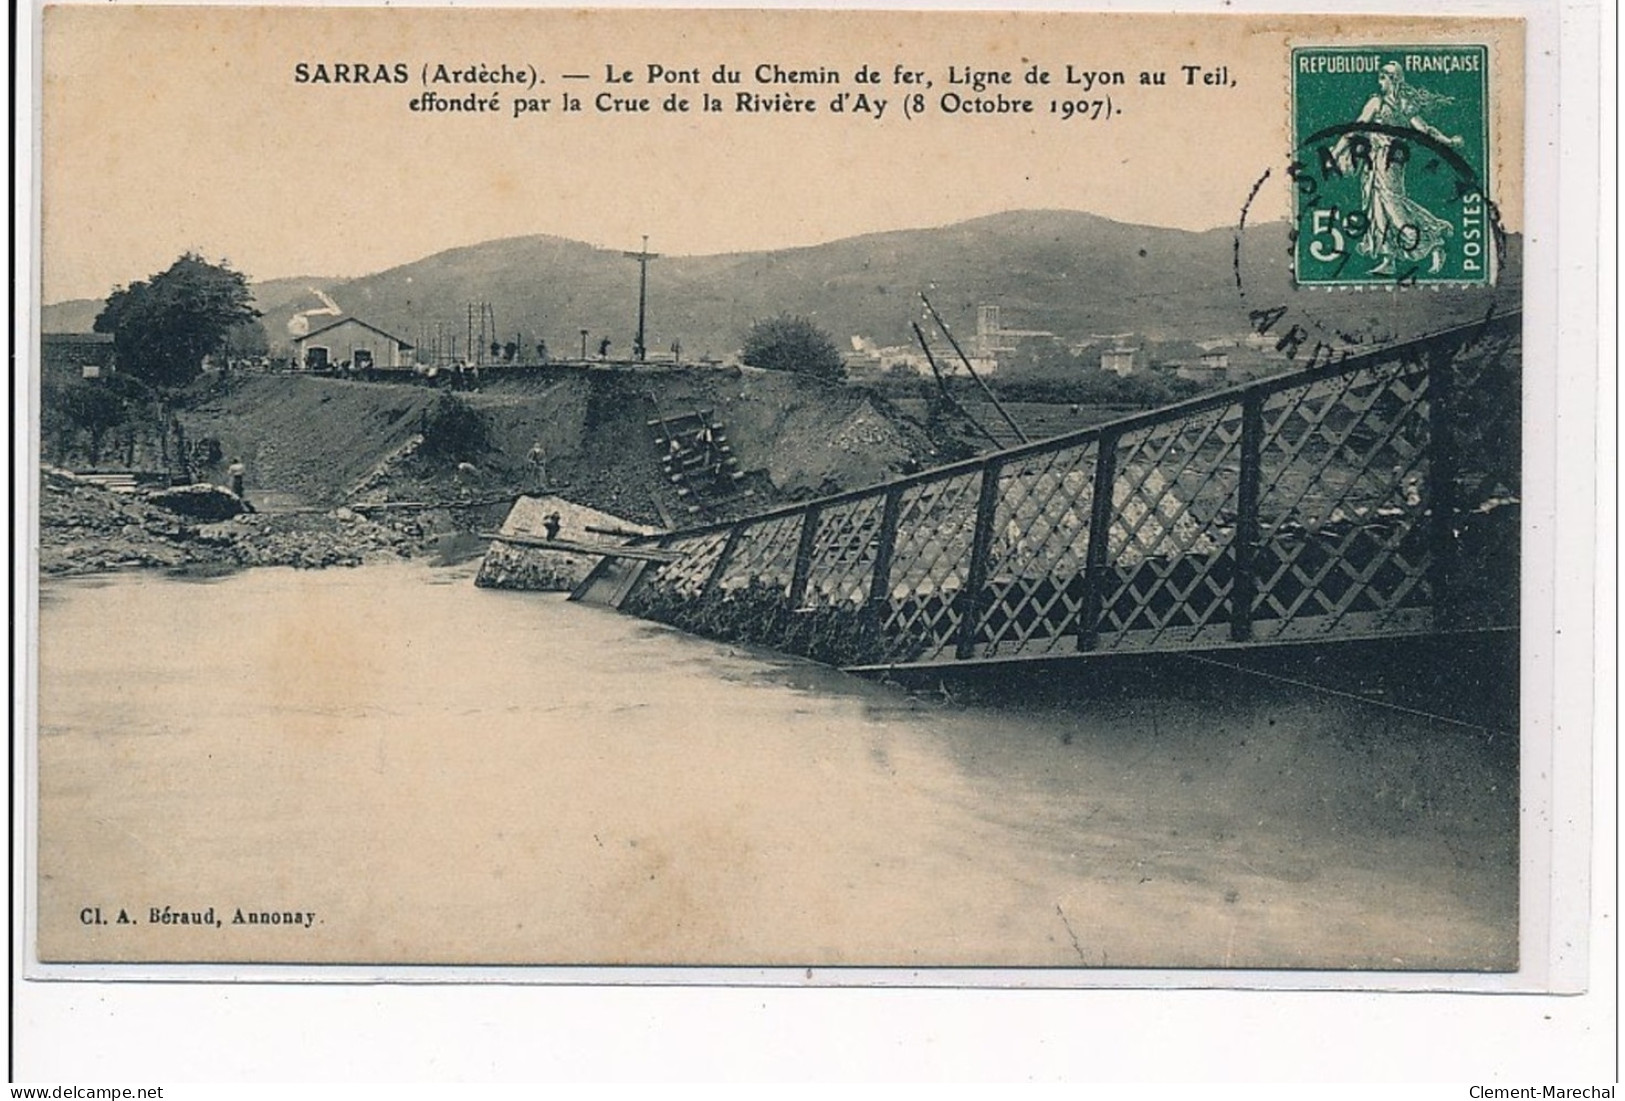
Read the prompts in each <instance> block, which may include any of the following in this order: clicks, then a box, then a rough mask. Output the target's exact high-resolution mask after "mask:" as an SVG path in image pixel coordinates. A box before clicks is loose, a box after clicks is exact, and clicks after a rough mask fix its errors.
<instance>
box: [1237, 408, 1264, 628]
mask: <svg viewBox="0 0 1625 1101" xmlns="http://www.w3.org/2000/svg"><path fill="white" fill-rule="evenodd" d="M1263 446H1264V397H1263V395H1262V394H1260V393H1258V392H1257V391H1248V393H1247V395H1246V396H1245V397H1244V398H1242V399H1241V484H1240V485H1239V486H1238V487H1237V489H1236V534H1235V537H1234V541H1233V544H1232V546H1233V550H1232V553H1233V554H1234V556H1235V563H1236V574H1235V577H1234V578H1232V579H1231V582H1230V638H1231V640H1232V641H1234V642H1246V641H1248V640H1249V639H1251V638H1252V637H1253V601H1254V600H1256V599H1257V597H1258V573H1257V571H1258V565H1257V557H1258V534H1259V524H1258V494H1259V489H1260V485H1261V474H1262V471H1263V462H1264V452H1263Z"/></svg>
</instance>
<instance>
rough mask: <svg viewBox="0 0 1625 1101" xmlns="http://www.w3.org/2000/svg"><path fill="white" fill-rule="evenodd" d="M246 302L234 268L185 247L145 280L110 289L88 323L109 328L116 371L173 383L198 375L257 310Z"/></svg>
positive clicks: (245, 291)
mask: <svg viewBox="0 0 1625 1101" xmlns="http://www.w3.org/2000/svg"><path fill="white" fill-rule="evenodd" d="M252 302H253V295H252V293H251V292H250V291H249V289H248V281H247V279H245V278H244V277H243V275H242V274H241V273H240V272H235V271H232V270H231V269H230V268H228V267H226V266H224V265H223V264H221V265H215V264H211V263H209V262H207V261H206V260H204V259H203V258H202V257H201V256H198V255H197V254H196V253H191V252H188V253H186V254H185V255H183V256H181V258H180V259H178V260H176V261H175V262H174V263H173V264H171V265H170V266H169V267H168V269H166V270H165V271H162V272H159V273H158V274H157V275H154V276H153V277H152V278H151V279H147V280H141V281H138V282H135V283H132V284H130V285H129V286H128V287H116V288H114V290H113V293H112V294H110V295H108V296H107V304H106V306H105V307H103V309H102V312H101V313H100V314H98V315H97V317H96V323H95V326H94V327H95V330H96V331H97V332H99V333H112V334H113V348H114V351H115V352H116V353H117V355H118V364H119V369H120V370H121V371H124V372H128V373H129V374H130V375H132V376H134V377H136V378H139V379H141V380H142V381H144V382H147V383H150V384H151V385H153V386H156V387H159V388H160V389H173V388H176V387H180V386H184V385H186V384H187V383H188V382H191V381H192V380H193V379H194V378H196V377H197V376H198V373H199V372H201V371H202V370H203V357H204V356H206V355H208V354H210V353H211V352H215V351H218V350H220V349H221V348H222V347H223V346H224V343H225V340H226V335H227V333H229V332H230V331H231V330H232V329H233V328H234V327H236V326H240V325H243V324H245V323H247V322H250V321H253V320H255V319H256V318H258V317H259V316H260V312H259V311H258V310H256V309H255V308H254V307H253V305H252Z"/></svg>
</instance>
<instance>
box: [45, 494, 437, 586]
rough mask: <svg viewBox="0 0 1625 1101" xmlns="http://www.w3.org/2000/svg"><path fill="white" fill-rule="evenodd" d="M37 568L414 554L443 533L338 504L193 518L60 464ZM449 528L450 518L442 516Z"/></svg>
mask: <svg viewBox="0 0 1625 1101" xmlns="http://www.w3.org/2000/svg"><path fill="white" fill-rule="evenodd" d="M39 502H40V504H39V515H40V563H39V568H40V573H41V574H42V575H45V576H72V575H80V574H94V573H105V572H109V571H113V570H126V569H139V568H149V569H188V568H197V569H217V568H231V567H241V566H294V567H296V568H301V569H314V568H320V567H324V566H359V565H361V564H363V563H365V562H369V561H385V560H395V559H400V558H410V557H413V556H415V555H418V554H421V553H423V552H424V551H425V550H426V549H427V548H428V547H429V546H430V545H431V544H432V541H433V540H434V539H436V538H437V537H438V536H439V535H441V534H443V533H442V532H441V531H440V530H438V529H437V527H436V526H435V525H434V524H433V523H431V525H430V528H429V530H425V525H424V522H423V519H422V518H421V517H405V516H402V517H401V518H399V519H397V520H395V521H393V522H391V523H377V522H374V521H372V520H369V519H367V518H366V517H365V516H363V515H361V514H360V513H358V512H356V511H354V510H352V509H348V508H338V509H333V510H331V511H328V512H316V511H296V512H283V513H257V512H248V513H243V514H241V515H239V516H236V517H233V518H232V519H229V520H224V521H218V522H213V523H206V522H199V521H197V520H192V519H189V518H187V517H185V516H182V515H180V514H179V513H176V512H172V511H169V510H168V509H164V508H160V507H158V506H157V505H154V504H152V503H151V502H149V501H147V500H146V499H144V498H142V497H140V496H136V495H134V494H124V493H115V492H113V491H112V490H109V489H105V488H103V487H101V486H98V485H95V484H92V483H89V482H85V481H82V480H79V479H76V478H72V477H70V476H66V475H63V474H60V473H56V472H51V471H47V472H45V473H44V474H43V475H42V476H41V478H40V498H39ZM438 527H439V528H444V529H445V530H444V533H446V534H449V533H450V532H451V531H452V530H454V525H453V524H452V523H451V521H450V518H449V517H446V518H444V519H442V520H441V521H440V523H439V525H438Z"/></svg>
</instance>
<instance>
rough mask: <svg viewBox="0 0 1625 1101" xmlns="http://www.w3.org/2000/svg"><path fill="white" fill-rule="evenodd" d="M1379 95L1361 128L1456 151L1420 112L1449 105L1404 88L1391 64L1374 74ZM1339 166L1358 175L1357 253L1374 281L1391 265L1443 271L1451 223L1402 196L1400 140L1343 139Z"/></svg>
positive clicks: (1405, 153) (1365, 135)
mask: <svg viewBox="0 0 1625 1101" xmlns="http://www.w3.org/2000/svg"><path fill="white" fill-rule="evenodd" d="M1377 85H1378V88H1379V91H1378V92H1377V94H1376V95H1374V96H1372V97H1371V98H1370V99H1369V100H1367V101H1366V105H1365V108H1364V109H1363V110H1362V111H1361V112H1360V121H1361V122H1374V123H1378V124H1379V125H1382V126H1394V127H1409V128H1410V129H1412V130H1415V131H1417V132H1418V133H1421V134H1426V135H1427V136H1428V137H1430V138H1433V139H1434V140H1436V141H1440V142H1443V143H1445V144H1446V145H1453V146H1460V145H1461V144H1462V139H1461V138H1460V137H1459V136H1458V137H1449V136H1446V135H1445V133H1444V132H1443V131H1441V130H1439V129H1438V128H1436V127H1434V126H1432V125H1430V124H1429V123H1428V122H1427V121H1426V120H1425V119H1423V118H1422V112H1423V111H1426V110H1429V109H1431V108H1433V107H1436V106H1443V105H1445V104H1448V103H1450V102H1452V100H1451V98H1450V97H1449V96H1441V95H1437V94H1435V93H1433V92H1429V91H1427V90H1426V89H1424V88H1418V87H1416V86H1415V85H1412V84H1408V83H1406V81H1405V73H1404V70H1403V69H1401V68H1400V65H1399V63H1398V62H1397V61H1390V62H1388V64H1386V65H1384V66H1383V67H1382V70H1381V71H1380V72H1378V74H1377ZM1361 146H1364V147H1363V148H1361ZM1332 155H1333V156H1334V157H1335V158H1336V159H1337V161H1338V163H1339V164H1347V163H1348V161H1349V160H1350V159H1352V160H1353V162H1354V167H1356V168H1358V169H1359V171H1360V195H1361V200H1362V202H1363V205H1364V208H1365V216H1366V231H1365V234H1364V235H1363V236H1362V237H1361V238H1360V243H1359V245H1358V246H1357V251H1358V252H1359V253H1360V254H1361V255H1362V256H1370V257H1372V258H1374V259H1376V260H1377V265H1376V267H1374V268H1372V269H1371V272H1372V274H1373V275H1392V274H1394V272H1395V270H1396V269H1395V263H1396V262H1413V263H1414V262H1420V261H1421V260H1423V259H1424V258H1426V259H1427V260H1428V271H1429V272H1438V271H1439V270H1440V269H1442V268H1443V267H1444V242H1445V238H1447V237H1449V236H1450V232H1451V226H1450V223H1449V222H1447V221H1445V220H1444V219H1443V218H1440V217H1438V216H1437V215H1435V214H1434V213H1433V212H1432V211H1430V210H1428V209H1427V208H1426V207H1424V206H1423V205H1422V204H1421V203H1419V202H1417V201H1416V200H1415V199H1412V198H1411V197H1410V196H1409V195H1408V194H1407V193H1406V190H1405V166H1406V163H1407V162H1408V161H1409V159H1410V150H1409V149H1407V148H1406V147H1405V146H1404V144H1403V141H1402V139H1396V138H1394V137H1393V136H1392V135H1390V134H1384V133H1377V132H1362V133H1359V134H1358V135H1355V134H1344V135H1343V136H1342V137H1341V138H1339V139H1338V142H1337V145H1336V146H1334V147H1333V150H1332Z"/></svg>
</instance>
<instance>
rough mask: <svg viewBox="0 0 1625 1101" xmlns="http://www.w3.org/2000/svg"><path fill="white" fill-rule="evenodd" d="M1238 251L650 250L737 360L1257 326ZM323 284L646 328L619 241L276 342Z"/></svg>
mask: <svg viewBox="0 0 1625 1101" xmlns="http://www.w3.org/2000/svg"><path fill="white" fill-rule="evenodd" d="M1286 235H1287V227H1286V225H1285V224H1284V223H1276V224H1270V225H1263V226H1259V227H1255V228H1253V229H1250V230H1249V231H1248V237H1247V249H1248V254H1249V256H1251V257H1253V258H1256V260H1257V262H1258V264H1259V265H1260V267H1259V269H1258V271H1257V274H1258V275H1259V276H1260V278H1261V279H1262V280H1263V281H1266V282H1270V283H1274V284H1275V285H1278V286H1280V285H1284V283H1285V275H1284V272H1285V263H1286V259H1287V255H1288V249H1287V240H1286ZM654 244H655V246H656V247H658V240H657V241H655V242H654ZM1509 251H1510V253H1511V256H1510V257H1509V259H1508V265H1507V272H1506V275H1505V277H1504V279H1503V291H1504V293H1503V294H1499V295H1498V298H1500V299H1502V300H1503V301H1507V302H1510V301H1515V300H1516V297H1517V293H1518V273H1519V270H1520V268H1519V260H1520V254H1521V247H1520V243H1519V242H1518V240H1517V239H1516V238H1514V239H1513V240H1512V241H1511V242H1510V243H1509ZM1234 260H1235V239H1234V235H1233V233H1232V231H1231V230H1230V229H1228V228H1222V229H1214V230H1209V231H1206V232H1202V233H1192V232H1187V231H1184V230H1175V229H1162V228H1157V227H1151V226H1138V225H1128V224H1125V223H1121V222H1114V221H1111V220H1109V219H1106V218H1100V217H1097V216H1095V215H1091V214H1084V213H1080V212H1076V211H1059V210H1033V211H1013V212H1008V213H1004V214H996V215H990V216H988V217H984V218H977V219H974V220H971V221H967V222H962V223H959V224H956V225H950V226H943V227H938V228H933V229H917V230H899V231H894V232H887V233H875V234H867V235H864V236H860V237H851V238H845V239H842V240H838V241H831V242H828V243H826V244H822V245H815V246H810V247H806V248H797V249H782V250H777V251H769V252H749V253H728V254H722V255H715V256H663V257H660V258H659V259H656V260H653V261H652V262H651V263H650V264H649V273H648V279H649V286H648V310H647V322H646V327H647V340H648V347H649V350H650V352H651V353H655V352H665V351H666V350H667V349H669V348H670V346H671V345H672V343H673V342H676V341H680V342H681V344H682V348H683V356H684V358H685V359H693V358H697V357H700V356H703V355H714V356H717V357H721V358H725V357H727V356H729V355H730V354H732V353H733V352H734V351H736V350H737V349H738V347H739V345H740V343H741V341H742V338H743V335H744V333H745V331H746V330H747V329H748V328H749V326H750V324H751V322H752V321H754V320H756V319H758V318H763V317H770V316H773V315H774V314H778V313H781V312H788V313H795V314H802V315H805V316H808V317H811V318H812V319H814V320H815V321H816V322H818V324H820V325H821V326H822V327H824V328H825V329H827V330H828V331H829V332H830V333H832V334H833V335H834V336H835V337H836V338H837V340H838V341H839V342H841V343H842V344H843V345H844V344H845V342H846V340H847V338H849V337H851V336H854V335H861V336H864V337H867V338H869V339H871V340H873V341H875V342H876V343H877V344H880V345H883V346H884V345H897V344H908V343H910V342H911V341H912V339H913V337H912V334H911V332H910V329H909V323H910V322H911V321H912V320H915V319H917V318H918V317H919V316H920V303H919V299H918V297H917V294H918V292H920V291H922V290H923V291H925V292H926V293H927V294H929V295H930V296H931V299H932V301H933V303H934V304H935V305H936V307H937V309H938V310H939V311H940V312H941V313H942V314H943V316H944V317H945V318H946V319H947V321H948V323H949V324H950V325H951V326H953V328H954V330H955V333H956V335H958V336H961V337H969V336H970V335H971V334H972V333H973V332H974V331H975V326H976V307H978V306H980V305H984V304H993V305H998V306H1000V307H1001V308H1002V312H1003V318H1002V320H1003V322H1004V324H1005V325H1006V326H1008V327H1010V328H1016V329H1036V330H1044V331H1048V332H1053V333H1055V334H1056V335H1058V336H1060V337H1062V338H1063V339H1066V340H1069V341H1081V340H1084V339H1086V338H1088V337H1089V336H1090V335H1091V334H1099V333H1122V332H1136V333H1141V334H1144V335H1145V336H1147V337H1149V338H1151V339H1154V340H1168V341H1172V340H1205V339H1210V338H1214V337H1220V336H1239V335H1241V334H1243V333H1245V331H1246V329H1247V316H1246V308H1245V306H1244V304H1243V302H1242V301H1241V299H1240V298H1239V297H1238V295H1237V293H1236V282H1235V272H1234ZM311 287H317V288H320V289H322V290H324V291H326V292H327V293H329V294H331V295H332V296H333V298H334V299H335V300H336V301H337V303H338V305H339V306H340V307H341V308H342V309H343V310H344V311H345V312H346V313H347V314H350V315H353V316H356V317H359V318H361V319H363V320H365V321H367V322H369V323H371V324H373V325H377V326H379V327H381V328H384V329H387V330H389V331H390V332H393V333H395V334H397V335H399V336H401V337H403V338H405V339H406V340H408V341H410V342H413V343H418V344H422V343H425V342H426V341H427V340H428V339H429V337H430V336H431V335H432V334H433V332H434V330H435V327H436V325H437V324H438V325H439V326H440V327H441V329H442V331H443V332H444V334H445V335H446V336H447V337H448V338H449V337H451V336H453V335H455V337H456V338H457V341H458V346H459V348H461V347H462V346H463V345H464V343H465V341H466V335H465V334H466V333H467V330H468V318H469V304H470V303H490V305H491V307H492V309H493V311H494V313H495V321H496V327H497V331H498V332H499V333H500V334H501V339H502V340H503V341H508V340H512V339H514V337H515V335H518V336H519V337H520V343H521V344H522V346H523V347H524V348H525V349H526V350H527V351H529V350H530V349H531V348H533V347H534V345H535V343H536V341H537V340H538V339H543V340H545V341H546V342H547V345H548V348H549V349H550V351H551V352H552V354H553V355H554V356H556V357H557V356H573V355H576V354H579V352H580V348H581V340H582V338H581V331H582V330H583V329H585V330H587V332H588V334H589V337H588V341H589V344H591V345H592V346H593V347H594V348H595V347H596V345H597V342H598V340H599V339H600V338H601V337H605V336H607V337H609V338H610V340H611V341H612V345H611V354H612V355H617V356H622V357H624V356H627V355H629V354H630V352H631V347H632V339H633V335H634V333H635V331H636V326H637V309H638V267H637V264H636V263H635V262H634V261H632V260H630V259H628V258H627V257H626V256H625V255H623V254H622V252H621V251H619V250H612V249H600V248H595V247H593V246H591V245H587V244H583V243H581V242H579V241H571V240H567V239H564V238H560V237H548V236H531V237H513V238H506V239H503V240H497V241H489V242H485V243H483V244H477V245H470V246H466V247H462V248H456V249H451V250H448V251H446V252H441V253H437V254H435V255H433V256H428V257H425V258H424V259H422V260H418V261H415V262H413V263H411V264H406V265H403V266H400V267H396V268H391V269H389V270H387V271H382V272H378V273H376V274H373V275H369V276H365V277H363V278H359V279H352V280H348V281H343V282H334V281H331V280H309V279H279V280H274V281H269V282H267V283H260V284H255V293H256V296H257V299H258V301H259V303H260V308H261V309H262V310H264V311H265V314H266V317H265V326H266V329H267V331H268V332H269V334H270V335H271V339H272V341H273V344H275V343H277V342H280V341H284V340H286V334H287V331H288V330H287V323H288V320H289V318H291V317H292V316H293V315H294V314H295V313H297V312H300V311H302V310H309V309H315V308H318V307H320V306H321V305H322V303H321V301H320V299H319V298H318V297H317V296H316V295H314V294H312V293H310V290H309V288H311ZM1313 305H1314V309H1315V310H1316V311H1317V313H1318V315H1319V316H1321V317H1322V318H1324V319H1326V320H1327V321H1329V322H1331V323H1332V324H1335V325H1338V326H1341V327H1345V328H1346V329H1347V330H1348V331H1357V332H1363V333H1371V332H1392V333H1395V334H1398V335H1413V334H1416V333H1420V332H1426V331H1431V330H1437V329H1441V328H1445V327H1447V326H1449V325H1451V324H1455V323H1459V322H1464V321H1467V320H1470V319H1471V318H1473V317H1476V316H1478V315H1479V314H1481V313H1482V312H1483V309H1484V296H1483V295H1482V294H1473V293H1462V292H1453V291H1449V290H1439V291H1429V292H1428V293H1425V294H1423V293H1415V294H1401V295H1394V294H1386V293H1384V294H1380V295H1379V294H1370V293H1368V294H1342V293H1337V294H1317V295H1316V296H1315V297H1314V299H1313ZM70 306H76V304H74V303H63V304H61V305H60V306H55V307H48V308H47V311H46V312H47V318H48V322H47V325H46V327H47V328H48V329H50V328H65V327H67V326H65V325H61V324H59V323H58V322H56V321H55V320H54V318H53V311H65V310H67V308H68V307H70ZM97 308H99V304H98V307H97ZM57 316H65V314H59V315H57ZM90 316H91V317H92V318H93V317H94V310H92V311H91V315H90ZM317 320H320V319H317ZM477 324H478V323H477V322H476V326H477ZM83 327H84V328H88V327H89V324H88V321H87V322H86V323H85V324H84V326H83ZM476 331H477V329H476Z"/></svg>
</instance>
